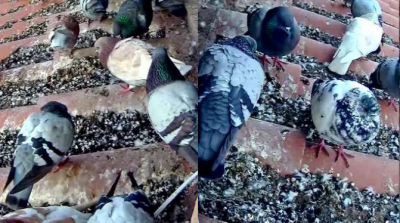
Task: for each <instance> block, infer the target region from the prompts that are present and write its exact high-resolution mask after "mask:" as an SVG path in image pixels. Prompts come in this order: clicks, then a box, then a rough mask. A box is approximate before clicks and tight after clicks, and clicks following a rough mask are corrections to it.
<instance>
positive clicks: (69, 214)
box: [0, 206, 91, 223]
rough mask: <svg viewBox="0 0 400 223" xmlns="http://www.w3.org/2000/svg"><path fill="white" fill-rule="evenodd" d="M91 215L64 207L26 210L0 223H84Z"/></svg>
mask: <svg viewBox="0 0 400 223" xmlns="http://www.w3.org/2000/svg"><path fill="white" fill-rule="evenodd" d="M90 216H91V214H84V213H81V212H79V211H78V210H76V209H74V208H71V207H66V206H50V207H37V208H26V209H21V210H17V211H15V212H12V213H9V214H7V215H4V216H2V217H0V222H2V223H7V222H9V223H12V222H14V223H17V222H21V223H57V222H64V223H86V222H87V221H88V220H89V218H90Z"/></svg>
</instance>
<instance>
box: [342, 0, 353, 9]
mask: <svg viewBox="0 0 400 223" xmlns="http://www.w3.org/2000/svg"><path fill="white" fill-rule="evenodd" d="M353 1H354V0H343V6H345V7H351V4H353Z"/></svg>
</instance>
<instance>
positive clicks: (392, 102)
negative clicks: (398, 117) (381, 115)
mask: <svg viewBox="0 0 400 223" xmlns="http://www.w3.org/2000/svg"><path fill="white" fill-rule="evenodd" d="M388 106H393V108H394V111H395V112H397V111H399V108H398V106H397V103H396V101H395V100H394V99H390V100H389V105H388Z"/></svg>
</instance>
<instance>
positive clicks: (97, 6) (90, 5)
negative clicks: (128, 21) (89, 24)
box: [80, 0, 108, 20]
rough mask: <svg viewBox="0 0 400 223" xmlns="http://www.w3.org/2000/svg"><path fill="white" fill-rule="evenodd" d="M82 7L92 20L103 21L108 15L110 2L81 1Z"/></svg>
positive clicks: (105, 0)
mask: <svg viewBox="0 0 400 223" xmlns="http://www.w3.org/2000/svg"><path fill="white" fill-rule="evenodd" d="M80 6H81V9H82V12H83V14H84V15H85V16H86V17H88V18H89V19H90V20H101V19H102V18H103V17H104V16H105V15H106V12H107V8H108V0H80Z"/></svg>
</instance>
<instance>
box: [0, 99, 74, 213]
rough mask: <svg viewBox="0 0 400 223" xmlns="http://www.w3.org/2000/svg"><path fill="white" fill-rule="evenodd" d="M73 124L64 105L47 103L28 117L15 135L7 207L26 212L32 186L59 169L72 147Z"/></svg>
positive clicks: (8, 181) (8, 180) (8, 182)
mask: <svg viewBox="0 0 400 223" xmlns="http://www.w3.org/2000/svg"><path fill="white" fill-rule="evenodd" d="M74 133H75V130H74V124H73V123H72V120H71V116H70V115H69V114H68V111H67V108H66V107H65V105H63V104H60V103H58V102H49V103H48V104H46V105H45V106H44V107H43V108H42V111H41V112H39V113H35V114H32V115H31V116H29V117H28V118H27V119H26V120H25V122H24V124H23V126H22V129H21V131H20V132H19V134H18V142H17V145H16V146H17V149H16V151H15V154H14V158H13V165H12V168H11V171H10V174H9V176H8V179H7V183H6V186H5V188H6V187H7V186H8V185H9V184H10V183H11V182H12V181H14V187H13V188H12V189H11V191H10V193H9V194H8V196H7V198H6V202H7V203H8V205H9V206H11V207H13V208H15V209H20V208H25V207H26V205H27V202H28V200H29V196H30V193H31V190H32V186H33V184H35V183H36V182H38V181H39V180H41V179H42V178H43V177H44V176H45V175H46V174H47V173H49V172H50V171H51V169H52V168H53V167H54V166H56V165H58V164H59V163H60V162H61V161H62V160H63V158H64V156H65V154H66V153H67V152H68V150H69V148H70V147H71V145H72V142H73V139H74Z"/></svg>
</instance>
